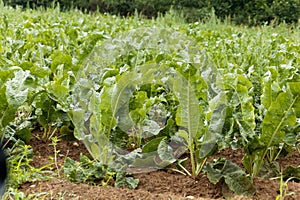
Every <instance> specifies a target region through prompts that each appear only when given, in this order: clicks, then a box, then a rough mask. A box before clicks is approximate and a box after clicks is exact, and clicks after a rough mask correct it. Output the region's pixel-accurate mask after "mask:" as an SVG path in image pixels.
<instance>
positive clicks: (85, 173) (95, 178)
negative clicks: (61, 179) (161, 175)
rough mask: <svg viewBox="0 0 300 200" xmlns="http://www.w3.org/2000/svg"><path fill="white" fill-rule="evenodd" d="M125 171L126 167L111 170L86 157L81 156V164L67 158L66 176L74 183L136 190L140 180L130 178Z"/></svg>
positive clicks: (65, 165)
mask: <svg viewBox="0 0 300 200" xmlns="http://www.w3.org/2000/svg"><path fill="white" fill-rule="evenodd" d="M124 170H125V168H124V167H123V168H121V167H120V169H119V170H117V171H116V170H115V169H110V168H109V167H107V166H106V165H103V164H102V163H101V162H98V161H93V160H90V159H89V158H88V157H86V156H84V155H81V156H80V162H77V161H74V160H72V159H71V158H67V159H66V161H65V164H64V174H65V176H66V177H67V178H68V179H69V180H70V181H72V182H90V183H96V184H100V185H102V186H108V185H114V186H116V187H120V188H122V187H127V188H130V189H135V188H136V187H137V185H138V182H139V181H138V179H134V178H133V177H129V176H128V175H127V174H126V173H125V171H124Z"/></svg>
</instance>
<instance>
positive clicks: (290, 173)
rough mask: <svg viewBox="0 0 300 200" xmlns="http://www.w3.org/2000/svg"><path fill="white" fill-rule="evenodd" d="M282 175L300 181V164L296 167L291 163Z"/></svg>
mask: <svg viewBox="0 0 300 200" xmlns="http://www.w3.org/2000/svg"><path fill="white" fill-rule="evenodd" d="M282 175H283V178H284V179H289V180H291V179H293V180H297V181H300V166H298V167H294V166H290V165H289V166H287V167H286V168H285V169H284V170H283V172H282Z"/></svg>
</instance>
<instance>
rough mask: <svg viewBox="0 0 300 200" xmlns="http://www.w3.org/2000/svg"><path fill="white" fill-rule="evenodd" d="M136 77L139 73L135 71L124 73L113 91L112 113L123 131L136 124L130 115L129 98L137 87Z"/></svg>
mask: <svg viewBox="0 0 300 200" xmlns="http://www.w3.org/2000/svg"><path fill="white" fill-rule="evenodd" d="M136 77H138V75H137V74H136V73H134V72H130V73H125V74H122V75H121V77H120V79H119V80H118V82H117V83H116V84H115V86H114V88H113V91H112V99H111V108H112V113H113V115H114V116H115V118H116V119H117V120H118V124H117V125H118V126H119V127H120V128H121V129H122V130H123V131H127V130H129V129H130V128H132V126H133V124H134V123H133V121H132V119H131V118H130V116H129V99H130V98H131V97H132V94H133V91H134V89H135V83H136V81H135V79H136ZM110 128H113V127H112V126H111V127H110Z"/></svg>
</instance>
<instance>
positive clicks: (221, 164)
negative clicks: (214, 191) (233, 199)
mask: <svg viewBox="0 0 300 200" xmlns="http://www.w3.org/2000/svg"><path fill="white" fill-rule="evenodd" d="M204 172H205V173H206V175H207V177H208V179H209V180H210V181H211V182H212V183H213V184H216V183H218V182H219V181H221V179H222V178H224V180H225V183H226V184H227V185H228V187H229V188H230V189H231V190H232V191H233V192H234V193H236V194H238V195H244V196H253V195H254V193H255V188H254V186H253V183H252V181H251V179H250V177H248V176H247V175H246V173H245V172H244V171H243V170H242V169H241V168H240V167H239V166H237V165H236V164H234V163H232V162H231V161H228V160H225V159H218V160H217V161H216V162H214V163H207V164H206V166H205V168H204Z"/></svg>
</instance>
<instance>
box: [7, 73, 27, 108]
mask: <svg viewBox="0 0 300 200" xmlns="http://www.w3.org/2000/svg"><path fill="white" fill-rule="evenodd" d="M14 75H15V76H14V78H12V79H10V80H8V81H7V82H6V93H5V94H6V99H7V102H8V104H10V105H11V106H14V107H19V106H21V105H22V104H23V103H24V102H25V101H26V100H27V96H28V92H29V89H28V88H27V87H26V86H25V81H26V79H27V78H28V77H30V72H29V71H22V70H18V71H15V72H14Z"/></svg>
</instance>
